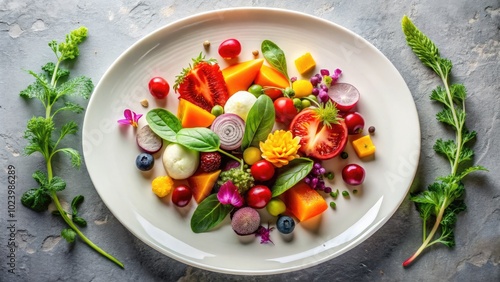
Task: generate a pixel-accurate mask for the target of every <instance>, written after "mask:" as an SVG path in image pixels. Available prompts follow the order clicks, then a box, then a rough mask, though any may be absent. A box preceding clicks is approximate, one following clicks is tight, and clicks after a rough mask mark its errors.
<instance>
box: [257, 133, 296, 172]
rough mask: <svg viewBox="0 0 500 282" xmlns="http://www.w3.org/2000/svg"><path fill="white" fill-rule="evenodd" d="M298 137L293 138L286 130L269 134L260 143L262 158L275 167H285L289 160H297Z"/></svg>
mask: <svg viewBox="0 0 500 282" xmlns="http://www.w3.org/2000/svg"><path fill="white" fill-rule="evenodd" d="M299 141H300V137H295V138H293V136H292V133H291V132H290V131H286V130H276V131H275V132H273V133H269V135H268V136H267V139H266V141H265V142H260V144H259V145H260V150H261V151H262V158H264V159H266V160H268V161H269V162H271V163H272V164H274V166H276V167H282V166H284V165H287V164H288V163H289V162H290V161H291V160H293V159H295V158H298V157H299V155H298V154H297V151H298V150H299V148H300V145H299Z"/></svg>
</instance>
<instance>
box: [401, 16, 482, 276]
mask: <svg viewBox="0 0 500 282" xmlns="http://www.w3.org/2000/svg"><path fill="white" fill-rule="evenodd" d="M402 29H403V32H404V34H405V36H406V41H407V43H408V45H409V46H410V47H411V49H412V50H413V52H414V53H415V55H417V57H418V58H419V59H420V60H421V61H422V63H423V64H424V65H425V66H427V67H429V68H431V69H432V70H434V72H435V73H436V74H437V75H438V76H439V77H440V78H441V81H442V84H443V86H442V87H441V86H439V87H437V88H436V89H435V90H433V91H432V94H431V96H430V99H431V100H432V101H436V102H439V103H441V104H443V106H444V109H443V110H442V111H440V112H439V113H438V114H437V115H436V118H437V120H438V121H440V122H442V123H444V124H447V125H449V126H450V127H451V128H452V129H453V130H454V131H455V139H454V140H443V139H441V138H440V139H438V140H437V141H436V143H435V145H434V150H435V151H436V152H437V153H438V154H441V155H443V156H445V157H446V158H447V159H448V161H449V162H450V168H451V169H450V174H449V175H447V176H441V177H437V178H436V181H435V182H434V183H432V184H430V185H429V187H428V189H427V190H426V191H423V192H420V193H419V194H416V195H413V196H412V197H411V198H410V199H411V200H412V201H414V202H415V204H416V206H417V209H418V211H419V213H420V216H421V217H422V219H423V243H422V245H421V246H420V248H418V250H417V251H416V252H415V254H413V255H412V256H411V257H410V258H408V259H407V260H406V261H405V262H404V263H403V266H405V267H406V266H409V265H410V264H411V263H412V262H414V260H415V259H416V258H417V257H418V256H419V255H420V254H421V253H422V251H423V250H424V249H426V248H427V247H430V246H432V245H434V244H436V243H442V244H444V245H446V246H448V247H453V246H454V245H455V238H454V233H453V229H454V227H455V222H456V219H457V218H456V215H457V213H459V212H461V211H463V210H465V208H466V206H465V203H464V201H463V199H462V198H463V195H464V191H465V188H464V185H463V183H462V179H463V178H464V177H465V176H467V175H468V174H469V173H471V172H474V171H479V170H486V168H484V167H482V166H479V165H475V166H470V165H469V163H470V161H471V160H472V157H473V156H474V151H473V150H472V149H471V148H469V147H467V146H466V144H467V143H468V142H469V141H471V140H472V139H474V138H475V137H476V132H475V131H469V130H467V128H466V126H465V118H466V112H465V100H466V89H465V86H464V85H462V84H450V82H449V74H450V72H451V69H452V63H451V61H450V60H449V59H446V58H442V57H441V56H440V55H439V50H438V48H437V47H436V45H435V44H434V43H433V42H432V41H431V40H430V39H429V38H428V37H427V36H426V35H425V34H423V33H422V32H421V31H420V30H419V29H418V28H417V27H416V26H415V25H414V24H413V23H412V22H411V20H410V19H409V18H408V17H407V16H404V17H403V19H402ZM432 220H434V224H433V225H432V228H431V230H430V232H427V225H428V224H430V223H432Z"/></svg>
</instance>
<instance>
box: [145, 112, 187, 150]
mask: <svg viewBox="0 0 500 282" xmlns="http://www.w3.org/2000/svg"><path fill="white" fill-rule="evenodd" d="M146 120H147V122H148V124H149V127H151V130H153V132H154V133H156V134H157V135H158V136H160V138H162V139H164V140H167V141H168V142H172V143H176V142H177V137H176V135H177V132H178V131H179V130H181V128H182V125H181V122H180V121H179V119H178V118H177V117H176V116H175V115H174V114H172V113H171V112H169V111H167V110H165V109H154V110H151V111H149V112H148V113H147V114H146Z"/></svg>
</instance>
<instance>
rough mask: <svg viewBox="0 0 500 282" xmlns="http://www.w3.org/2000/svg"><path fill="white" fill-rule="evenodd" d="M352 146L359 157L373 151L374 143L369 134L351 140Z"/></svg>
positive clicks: (371, 153) (368, 154) (369, 154)
mask: <svg viewBox="0 0 500 282" xmlns="http://www.w3.org/2000/svg"><path fill="white" fill-rule="evenodd" d="M352 146H353V147H354V151H356V154H357V155H358V157H360V158H364V157H367V156H371V155H373V154H374V153H375V145H373V142H372V139H371V138H370V135H365V136H363V137H361V138H358V139H356V140H354V141H352Z"/></svg>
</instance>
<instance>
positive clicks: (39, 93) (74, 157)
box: [20, 27, 123, 268]
mask: <svg viewBox="0 0 500 282" xmlns="http://www.w3.org/2000/svg"><path fill="white" fill-rule="evenodd" d="M86 37H87V28H85V27H80V28H78V29H75V30H73V31H71V32H70V33H69V34H67V35H66V40H65V41H63V42H60V43H58V42H57V41H56V40H53V41H51V42H49V47H50V48H51V49H52V51H53V52H54V54H55V56H56V58H57V62H56V63H55V64H54V63H52V62H49V63H47V64H46V65H45V66H43V67H42V70H43V71H44V72H43V73H40V74H37V73H35V72H33V71H28V73H30V74H31V75H32V76H33V77H34V78H35V82H34V83H32V84H31V85H29V86H28V87H27V88H26V89H24V90H23V91H21V93H20V95H21V97H23V98H26V99H38V100H39V101H40V102H41V103H42V104H43V106H44V108H45V115H44V116H34V117H32V118H31V119H30V120H29V121H28V124H27V129H26V131H25V132H24V138H25V139H26V140H27V141H28V144H27V145H26V147H25V153H26V154H27V155H31V154H33V153H35V152H39V153H40V154H41V155H42V156H43V157H44V160H45V165H46V169H47V171H46V172H42V171H36V172H35V173H34V174H33V179H35V181H36V182H37V183H38V187H37V188H33V189H30V190H28V191H26V192H25V193H24V194H23V195H22V197H21V203H22V204H23V205H24V206H26V207H28V208H30V209H32V210H34V211H37V212H41V211H45V210H47V208H48V206H49V204H50V203H51V202H53V203H54V205H55V207H56V208H57V211H56V212H55V214H57V215H60V216H61V217H62V218H63V219H64V221H65V222H66V224H67V225H68V226H69V228H65V229H63V230H62V231H61V236H62V237H63V238H65V239H66V240H67V241H68V242H73V241H74V240H75V238H76V236H78V237H80V239H81V240H82V241H83V242H85V243H86V244H87V245H89V246H90V247H91V248H93V249H94V250H96V251H97V252H98V253H100V254H101V255H103V256H105V257H106V258H108V259H109V260H111V261H112V262H114V263H116V264H117V265H119V266H120V267H122V268H123V264H122V263H121V262H120V261H118V260H117V259H116V258H114V257H113V256H111V255H109V254H108V253H106V252H105V251H104V250H102V249H101V248H99V247H98V246H97V245H95V244H94V243H93V242H92V241H90V240H89V239H88V238H87V237H86V236H85V235H84V234H83V233H82V232H81V231H80V230H79V229H78V227H77V225H78V226H81V227H85V226H86V225H87V222H86V221H85V220H84V219H83V218H82V217H80V216H79V215H78V211H77V207H78V206H79V205H80V204H81V203H82V202H83V199H84V198H83V196H81V195H78V196H76V197H75V198H74V199H73V200H72V203H71V209H72V212H71V213H69V212H67V211H65V210H64V209H63V207H62V205H61V202H60V201H59V197H58V196H57V192H59V191H62V190H64V189H65V188H66V182H65V181H64V180H63V179H62V178H61V177H59V176H55V175H54V171H53V166H52V161H53V159H54V156H55V155H57V154H58V153H63V154H66V155H67V156H69V157H70V159H71V164H72V166H74V167H77V168H78V167H80V165H81V161H82V160H81V156H80V153H79V152H78V151H77V150H75V149H74V148H70V147H63V142H62V141H63V140H64V139H65V137H67V136H68V135H70V134H76V133H77V132H78V125H77V124H76V122H74V121H68V122H66V123H64V124H63V125H62V126H61V127H59V128H58V127H57V125H56V122H55V121H54V117H55V116H56V115H57V114H59V113H61V112H64V111H70V112H73V113H81V112H83V110H84V109H83V107H82V106H80V105H78V104H76V103H73V102H70V101H62V100H65V98H66V97H68V96H80V97H82V98H84V99H88V98H89V97H90V94H91V93H92V90H93V89H94V84H93V83H92V81H91V80H90V78H88V77H85V76H79V77H75V78H72V79H69V74H70V72H69V70H67V69H64V68H62V67H61V63H62V62H64V61H67V60H73V59H75V58H76V57H77V56H78V55H79V48H78V45H79V44H80V43H81V42H82V41H83V40H84V39H85V38H86ZM61 81H62V83H59V82H61Z"/></svg>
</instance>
